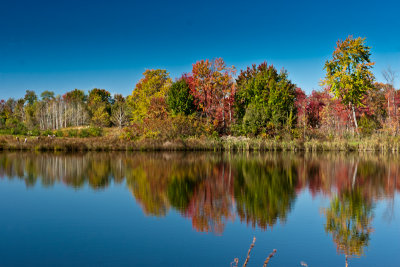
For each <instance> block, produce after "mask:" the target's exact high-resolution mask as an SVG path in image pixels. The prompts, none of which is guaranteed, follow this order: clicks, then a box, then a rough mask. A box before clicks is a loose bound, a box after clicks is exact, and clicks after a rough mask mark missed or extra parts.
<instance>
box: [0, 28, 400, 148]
mask: <svg viewBox="0 0 400 267" xmlns="http://www.w3.org/2000/svg"><path fill="white" fill-rule="evenodd" d="M370 55H371V52H370V47H368V46H367V45H366V43H365V38H353V37H352V36H349V37H348V38H347V39H345V40H344V41H341V40H339V41H338V42H337V44H336V47H335V50H334V52H333V55H332V58H331V59H330V60H328V61H326V63H325V66H324V70H325V71H326V75H325V77H324V79H323V80H322V82H321V85H322V86H323V89H321V90H319V91H312V92H311V93H309V94H308V95H307V94H306V93H305V91H304V90H303V89H301V88H299V87H297V86H296V85H295V83H294V82H293V81H291V80H290V79H289V75H288V72H287V71H286V70H284V69H282V70H281V71H280V72H279V71H278V70H277V69H276V68H275V67H274V66H273V65H269V64H267V63H266V62H264V63H261V64H259V65H255V64H254V65H252V66H250V67H247V69H245V70H241V71H240V72H239V74H238V75H236V74H237V71H236V68H235V67H234V66H228V65H227V64H226V63H225V62H224V60H223V59H222V58H217V59H212V60H208V59H207V60H201V61H198V62H196V63H195V64H193V68H192V70H191V72H189V73H185V74H183V75H182V76H181V77H180V78H179V79H177V80H175V81H173V80H172V79H171V77H170V76H169V73H168V72H167V70H162V69H149V70H146V71H145V72H144V73H143V78H142V79H141V80H140V81H139V82H138V83H137V84H136V86H135V88H134V90H133V91H132V94H131V95H129V96H127V97H124V96H122V95H119V94H115V95H114V96H112V95H111V93H110V92H109V91H107V90H105V89H97V88H94V89H92V90H90V91H89V92H88V94H86V93H85V92H84V91H83V90H79V89H74V90H72V91H69V92H66V93H65V94H63V95H55V94H54V92H50V91H44V92H42V93H41V94H40V96H38V95H37V94H36V92H34V91H31V90H27V91H26V94H25V97H24V98H21V99H13V98H10V99H8V100H1V101H0V133H1V134H2V135H3V136H2V137H1V138H0V148H1V149H31V150H34V149H36V150H127V149H131V150H136V149H139V150H142V149H173V150H184V149H186V150H189V149H192V150H222V149H238V150H393V151H398V150H399V148H398V143H399V142H398V134H399V126H400V110H399V107H400V90H397V89H395V87H394V82H395V78H396V73H395V72H393V71H392V70H390V69H388V70H387V71H385V72H384V73H383V74H384V77H385V80H386V82H385V83H379V82H376V81H375V78H374V75H373V74H372V67H373V65H374V63H373V62H371V61H370Z"/></svg>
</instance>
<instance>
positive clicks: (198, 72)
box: [185, 58, 235, 132]
mask: <svg viewBox="0 0 400 267" xmlns="http://www.w3.org/2000/svg"><path fill="white" fill-rule="evenodd" d="M234 74H235V68H234V67H227V66H226V64H225V62H224V60H223V59H222V58H217V59H214V60H208V59H207V60H201V61H198V62H196V63H195V64H193V69H192V72H191V73H190V74H188V75H186V76H185V79H186V81H187V83H188V85H189V88H190V93H191V94H192V95H193V97H194V102H195V105H196V106H197V108H198V109H199V110H200V111H201V112H202V114H203V115H204V116H205V117H206V118H207V119H209V120H211V122H212V123H213V124H214V126H215V127H216V129H218V130H219V131H222V132H223V131H224V130H226V128H227V126H229V125H230V123H231V122H232V120H233V101H234V96H235V83H234V79H233V75H234Z"/></svg>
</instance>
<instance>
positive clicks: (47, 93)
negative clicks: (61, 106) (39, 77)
mask: <svg viewBox="0 0 400 267" xmlns="http://www.w3.org/2000/svg"><path fill="white" fill-rule="evenodd" d="M40 97H41V98H42V100H44V101H50V100H53V99H54V92H52V91H43V92H42V93H41V94H40Z"/></svg>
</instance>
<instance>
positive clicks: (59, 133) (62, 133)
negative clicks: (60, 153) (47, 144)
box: [56, 130, 64, 137]
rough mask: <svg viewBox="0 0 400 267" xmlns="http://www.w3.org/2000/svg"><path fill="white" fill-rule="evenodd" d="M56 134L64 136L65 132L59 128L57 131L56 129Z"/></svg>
mask: <svg viewBox="0 0 400 267" xmlns="http://www.w3.org/2000/svg"><path fill="white" fill-rule="evenodd" d="M56 136H57V137H63V136H64V132H63V131H61V130H57V131H56Z"/></svg>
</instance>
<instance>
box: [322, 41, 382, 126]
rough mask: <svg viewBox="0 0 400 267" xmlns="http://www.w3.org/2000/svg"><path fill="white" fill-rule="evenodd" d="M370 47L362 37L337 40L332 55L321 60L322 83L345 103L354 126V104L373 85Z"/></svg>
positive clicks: (359, 101) (355, 123)
mask: <svg viewBox="0 0 400 267" xmlns="http://www.w3.org/2000/svg"><path fill="white" fill-rule="evenodd" d="M370 49H371V48H370V47H368V46H366V45H365V38H361V37H358V38H355V39H354V38H353V36H349V37H347V38H346V40H344V41H342V40H339V41H338V42H337V43H336V49H335V51H334V52H333V55H332V59H331V60H327V61H326V62H325V66H324V69H325V70H326V76H325V79H324V80H323V81H322V83H321V84H322V85H327V86H329V87H330V91H331V93H333V94H334V96H335V97H336V98H338V99H340V100H341V101H342V103H343V104H344V105H346V106H348V107H349V108H350V109H351V111H352V113H353V120H354V126H355V128H356V130H358V124H357V118H356V113H355V108H356V107H359V106H362V100H363V98H364V96H365V95H366V93H367V92H368V91H369V90H370V89H372V88H373V81H374V75H373V74H372V72H371V68H372V66H373V65H374V63H373V62H371V61H370V58H369V57H370V55H371V53H370Z"/></svg>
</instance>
